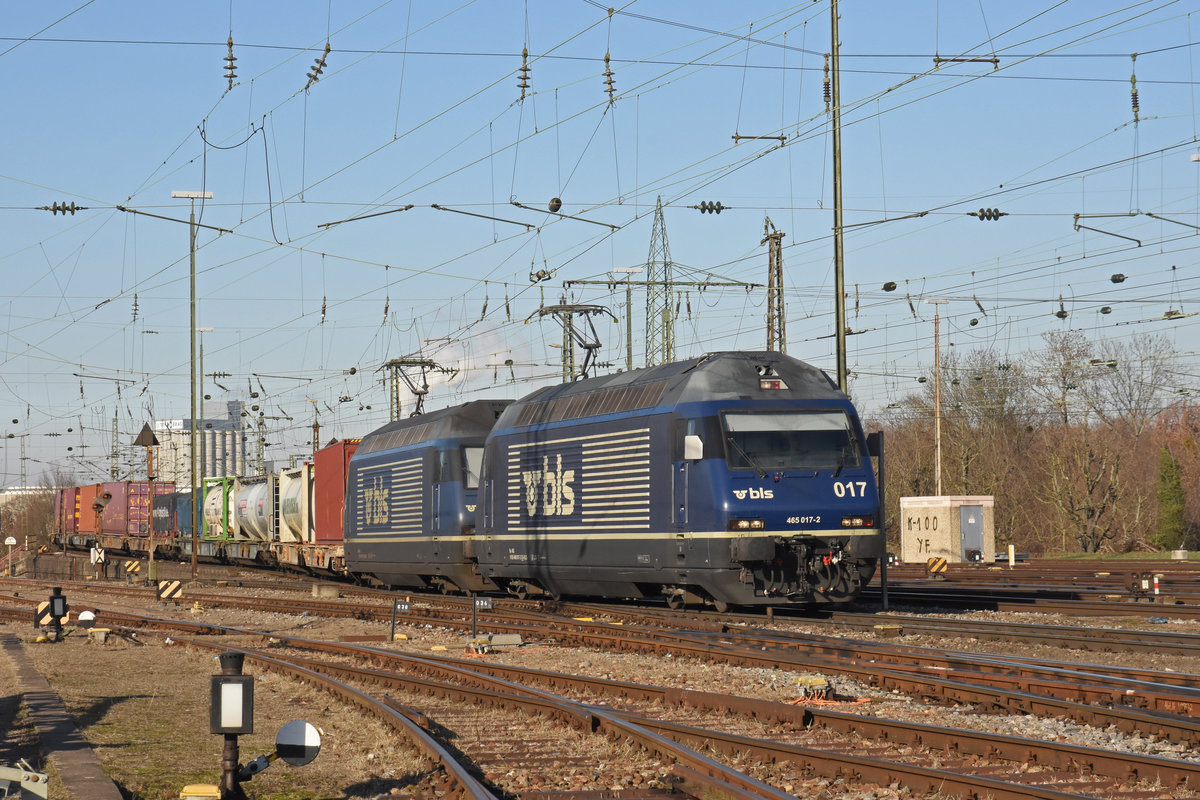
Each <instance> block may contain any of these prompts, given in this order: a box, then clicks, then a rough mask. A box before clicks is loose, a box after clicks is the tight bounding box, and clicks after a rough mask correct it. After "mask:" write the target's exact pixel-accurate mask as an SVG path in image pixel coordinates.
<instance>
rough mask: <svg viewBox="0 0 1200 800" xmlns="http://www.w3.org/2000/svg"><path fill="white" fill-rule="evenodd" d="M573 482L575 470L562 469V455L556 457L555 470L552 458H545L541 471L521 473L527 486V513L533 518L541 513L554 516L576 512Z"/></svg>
mask: <svg viewBox="0 0 1200 800" xmlns="http://www.w3.org/2000/svg"><path fill="white" fill-rule="evenodd" d="M573 480H575V470H573V469H568V470H564V469H563V468H562V456H561V455H556V456H555V457H554V464H553V469H552V468H551V464H550V456H543V457H542V468H541V469H540V470H531V471H528V472H522V473H521V481H522V482H523V483H524V484H525V513H526V514H528V515H529V516H531V517H532V516H536V515H537V514H539V513H541V514H545V515H546V516H553V515H566V514H570V513H572V512H574V511H575V490H574V489H573V488H572V487H571V481H573ZM539 500H540V501H541V508H540V510H539V508H538V502H539Z"/></svg>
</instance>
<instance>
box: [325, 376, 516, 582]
mask: <svg viewBox="0 0 1200 800" xmlns="http://www.w3.org/2000/svg"><path fill="white" fill-rule="evenodd" d="M509 402H510V401H508V400H476V401H473V402H470V403H466V404H464V405H461V406H455V407H453V408H444V409H441V410H439V411H431V412H429V413H427V414H422V415H420V416H416V417H409V418H408V419H403V420H398V421H396V422H391V423H388V424H387V425H385V426H383V427H382V428H380V429H379V430H376V431H374V432H372V433H370V434H368V435H367V436H364V437H363V440H362V442H361V443H360V444H359V445H358V449H357V450H356V451H355V453H354V456H353V457H352V458H351V459H350V466H349V471H348V473H347V476H346V511H345V556H346V565H347V568H348V569H349V571H351V572H353V573H355V574H366V575H370V576H372V577H373V578H374V579H375V580H377V581H379V582H381V583H384V584H387V585H390V586H413V587H426V588H438V589H441V590H443V591H458V590H462V591H468V592H477V591H485V590H494V589H496V586H495V584H493V583H492V582H491V581H490V580H488V579H486V578H484V577H483V576H482V575H480V573H479V569H478V566H477V565H476V562H475V558H474V556H475V552H474V543H475V537H474V533H475V507H476V493H477V491H478V487H479V472H480V468H481V466H482V464H483V447H484V442H485V440H486V439H487V435H488V434H489V433H490V432H491V430H492V426H493V425H495V423H496V420H497V419H498V418H499V416H500V414H501V412H502V411H504V409H505V408H506V407H507V406H508V404H509Z"/></svg>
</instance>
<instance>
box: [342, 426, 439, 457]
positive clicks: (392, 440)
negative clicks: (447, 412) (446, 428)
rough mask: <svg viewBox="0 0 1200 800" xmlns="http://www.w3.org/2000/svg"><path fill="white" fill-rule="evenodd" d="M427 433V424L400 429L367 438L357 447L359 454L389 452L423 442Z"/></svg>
mask: <svg viewBox="0 0 1200 800" xmlns="http://www.w3.org/2000/svg"><path fill="white" fill-rule="evenodd" d="M428 433H429V424H428V423H426V424H424V425H413V426H412V427H408V428H401V429H399V430H395V431H388V432H386V433H381V434H379V435H378V436H368V437H367V438H366V440H365V441H364V442H363V443H362V445H360V446H359V448H358V452H359V453H363V454H366V453H374V452H377V451H379V450H391V449H392V448H395V447H404V446H406V445H410V444H414V443H415V442H419V441H422V440H424V439H425V438H426V437H427V435H428Z"/></svg>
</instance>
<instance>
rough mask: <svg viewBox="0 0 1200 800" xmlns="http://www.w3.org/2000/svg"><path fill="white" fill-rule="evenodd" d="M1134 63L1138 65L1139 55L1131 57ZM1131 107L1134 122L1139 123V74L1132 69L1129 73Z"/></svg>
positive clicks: (1135, 54)
mask: <svg viewBox="0 0 1200 800" xmlns="http://www.w3.org/2000/svg"><path fill="white" fill-rule="evenodd" d="M1130 58H1131V59H1132V60H1133V63H1135V64H1136V63H1137V53H1134V54H1132V55H1131V56H1130ZM1129 105H1130V106H1131V107H1132V108H1133V121H1134V122H1137V121H1138V90H1137V73H1136V72H1134V71H1133V70H1132V68H1131V69H1130V73H1129Z"/></svg>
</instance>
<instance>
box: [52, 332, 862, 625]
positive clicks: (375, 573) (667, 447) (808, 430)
mask: <svg viewBox="0 0 1200 800" xmlns="http://www.w3.org/2000/svg"><path fill="white" fill-rule="evenodd" d="M871 455H877V453H872V452H870V448H869V447H868V439H867V437H865V436H864V434H863V430H862V426H861V424H860V422H859V419H858V415H857V413H856V411H855V409H854V407H853V405H852V404H851V403H850V401H849V399H848V398H847V397H846V396H845V394H843V393H842V392H841V391H839V390H838V389H837V387H836V385H834V384H833V383H832V382H831V381H830V380H829V378H828V377H827V376H826V375H825V374H824V373H823V372H821V371H820V370H818V369H816V368H814V367H812V366H809V365H808V364H805V363H803V362H801V361H798V360H796V359H794V358H791V357H789V356H787V355H784V354H781V353H776V352H719V353H712V354H709V355H706V356H703V357H700V358H695V359H690V360H687V361H680V362H676V363H672V364H665V365H661V366H657V367H649V368H646V369H641V370H633V371H629V372H624V373H617V374H615V375H608V376H603V377H598V378H591V379H584V380H579V381H575V382H573V383H568V384H561V385H557V386H551V387H546V388H543V389H541V390H538V391H536V392H534V393H532V394H530V395H528V396H526V397H524V398H521V399H519V400H516V401H508V400H478V401H473V402H469V403H465V404H463V405H459V406H455V407H452V408H447V409H442V410H439V411H434V412H430V413H427V414H423V415H420V416H415V417H411V418H408V419H405V420H400V421H395V422H391V423H389V424H387V425H385V426H383V427H382V428H380V429H378V430H376V431H374V432H372V433H370V434H368V435H367V436H365V437H363V438H362V440H361V441H358V440H344V441H338V442H334V443H332V444H331V445H330V446H328V447H326V448H324V449H322V450H320V451H318V452H317V453H316V455H315V457H314V460H313V463H312V464H304V465H301V466H299V467H295V468H291V469H288V470H282V471H280V472H278V473H276V474H273V475H266V476H259V477H254V478H237V479H209V480H207V481H205V487H204V488H205V494H204V496H203V501H202V502H203V508H204V515H203V524H202V529H201V531H199V532H198V533H197V535H196V536H195V541H196V542H197V544H196V547H197V548H198V550H197V552H198V553H199V555H200V556H201V557H204V558H213V559H218V560H225V561H233V562H253V563H257V564H266V565H270V566H291V567H295V568H300V569H305V570H308V571H312V572H331V573H337V574H345V575H348V576H352V577H354V578H355V579H357V580H360V581H364V582H370V583H374V584H379V585H386V586H395V587H413V588H434V589H440V590H442V591H447V592H503V593H509V594H512V595H515V596H518V597H527V596H545V597H565V596H587V597H610V598H665V600H666V601H667V603H668V604H669V605H671V606H673V607H678V606H682V605H684V604H696V603H705V604H709V605H712V606H715V607H716V608H718V609H723V608H726V607H728V606H733V605H762V604H783V603H796V604H809V603H828V602H841V601H846V600H850V599H853V598H854V597H855V596H856V595H857V594H858V593H859V592H860V591H861V590H862V588H863V587H864V586H865V585H866V584H867V582H868V581H869V580H870V579H871V577H872V576H873V574H874V572H875V569H876V567H877V565H878V563H879V559H880V558H881V557H882V556H883V554H884V540H883V534H882V531H881V523H882V515H881V509H880V503H879V495H878V491H877V488H876V480H875V472H874V469H873V466H872V461H871ZM103 486H108V484H102V485H101V487H103ZM159 486H162V484H156V488H155V489H154V490H153V491H154V492H155V494H158V493H159V491H160V490H159V489H158V488H157V487H159ZM94 489H95V487H80V488H75V489H64V490H60V498H59V507H60V513H59V531H60V534H62V536H63V542H64V543H65V544H68V545H74V546H91V545H93V544H95V545H100V546H106V547H116V548H117V549H118V550H119V551H121V550H128V551H131V552H138V551H139V548H140V549H141V550H145V549H146V536H147V533H148V526H147V525H146V524H145V523H144V522H143V523H139V524H140V525H141V527H140V528H139V529H138V530H137V531H134V530H131V525H130V524H129V523H128V522H127V523H126V524H125V526H124V527H121V528H120V530H113V531H109V530H107V529H106V524H105V521H104V519H103V518H102V515H100V514H97V515H96V518H95V521H94V524H93V525H92V526H91V528H90V529H89V530H84V528H85V527H87V526H86V525H84V526H81V524H80V519H81V518H83V517H86V516H88V514H87V509H86V501H87V499H88V497H89V496H92V497H94V496H95V494H96V492H95V491H93V490H94ZM98 491H100V492H101V493H103V492H104V491H105V490H104V489H103V488H101V489H99V490H98ZM72 493H74V494H73V495H72ZM142 494H144V495H145V496H146V497H147V498H148V497H149V494H148V492H143V493H142ZM142 494H139V493H137V492H132V491H126V492H125V493H124V495H123V496H126V497H132V496H134V495H137V496H139V497H140V496H142ZM161 494H162V496H161V497H157V498H156V499H155V502H154V529H155V532H156V533H155V547H156V549H157V550H158V551H160V552H162V554H163V555H172V554H177V555H180V556H185V557H186V556H190V553H191V552H192V532H191V530H190V522H188V518H189V517H190V513H191V512H190V495H189V494H188V493H175V492H173V491H164V492H161ZM128 516H129V515H128V514H127V515H126V517H128ZM138 519H141V517H140V516H139V517H138ZM72 525H73V526H74V527H73V528H72ZM114 527H116V526H114Z"/></svg>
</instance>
